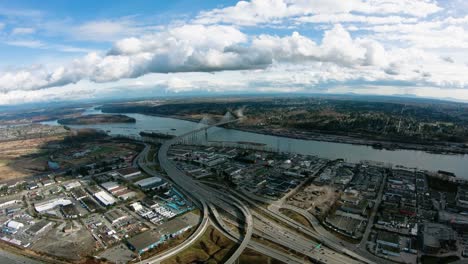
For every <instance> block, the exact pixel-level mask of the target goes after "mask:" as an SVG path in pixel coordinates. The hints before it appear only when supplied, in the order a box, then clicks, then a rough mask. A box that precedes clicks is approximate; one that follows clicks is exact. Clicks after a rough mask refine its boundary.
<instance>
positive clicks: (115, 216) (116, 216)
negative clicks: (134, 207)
mask: <svg viewBox="0 0 468 264" xmlns="http://www.w3.org/2000/svg"><path fill="white" fill-rule="evenodd" d="M104 216H105V217H106V218H107V220H109V222H110V223H111V224H116V223H117V222H119V221H122V220H124V219H125V218H127V215H126V214H125V213H124V212H123V211H122V210H121V209H115V210H112V211H109V212H107V213H105V214H104Z"/></svg>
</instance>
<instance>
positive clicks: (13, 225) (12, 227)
mask: <svg viewBox="0 0 468 264" xmlns="http://www.w3.org/2000/svg"><path fill="white" fill-rule="evenodd" d="M6 227H7V228H8V230H9V231H10V232H11V233H12V234H14V233H16V232H18V230H20V229H21V228H23V227H24V224H23V223H20V222H17V221H14V220H10V221H8V222H7V223H6Z"/></svg>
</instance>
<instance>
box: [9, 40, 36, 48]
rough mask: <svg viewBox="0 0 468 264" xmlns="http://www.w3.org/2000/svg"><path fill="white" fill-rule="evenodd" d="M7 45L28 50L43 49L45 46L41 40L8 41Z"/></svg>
mask: <svg viewBox="0 0 468 264" xmlns="http://www.w3.org/2000/svg"><path fill="white" fill-rule="evenodd" d="M5 44H8V45H11V46H18V47H26V48H42V47H44V46H45V45H44V43H43V42H42V41H40V40H11V41H6V42H5Z"/></svg>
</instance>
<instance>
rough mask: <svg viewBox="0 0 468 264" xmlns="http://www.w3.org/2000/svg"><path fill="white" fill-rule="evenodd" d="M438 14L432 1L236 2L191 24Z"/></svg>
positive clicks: (296, 0) (252, 24)
mask: <svg viewBox="0 0 468 264" xmlns="http://www.w3.org/2000/svg"><path fill="white" fill-rule="evenodd" d="M440 10H441V8H440V7H439V6H438V5H437V3H436V2H435V1H429V0H387V1H380V0H346V1H342V0H252V1H249V2H247V1H239V2H238V3H237V4H236V5H235V6H230V7H226V8H218V9H213V10H209V11H205V12H201V14H200V15H199V16H198V17H197V18H196V20H195V21H196V23H201V24H217V23H227V24H236V25H243V26H254V25H258V24H267V23H278V22H279V21H283V20H284V19H287V18H294V17H303V16H309V15H318V16H317V17H315V18H314V17H311V18H309V19H311V21H310V22H313V21H314V20H315V19H318V22H325V21H324V20H325V19H324V18H323V17H322V18H321V16H324V15H325V16H330V15H331V16H334V17H332V18H330V19H331V21H328V22H332V23H338V22H345V21H346V20H348V21H349V20H350V15H351V14H350V13H352V12H357V13H361V14H379V15H392V14H398V15H408V16H414V17H426V16H427V15H430V14H433V13H436V12H438V11H440ZM302 19H305V18H302ZM354 19H355V18H354ZM342 20H344V21H342ZM369 20H374V21H378V20H379V18H376V17H374V18H370V19H369ZM299 21H300V20H299Z"/></svg>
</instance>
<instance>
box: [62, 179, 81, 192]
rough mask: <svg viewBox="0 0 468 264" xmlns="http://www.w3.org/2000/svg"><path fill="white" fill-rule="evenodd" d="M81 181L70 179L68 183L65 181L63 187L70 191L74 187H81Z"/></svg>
mask: <svg viewBox="0 0 468 264" xmlns="http://www.w3.org/2000/svg"><path fill="white" fill-rule="evenodd" d="M80 186H81V183H80V182H79V181H69V182H66V183H63V187H64V188H65V190H67V191H70V190H71V189H73V188H76V187H80Z"/></svg>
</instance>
